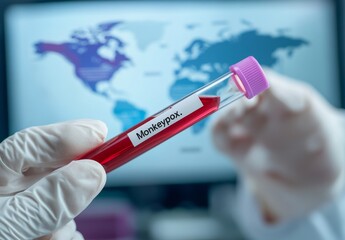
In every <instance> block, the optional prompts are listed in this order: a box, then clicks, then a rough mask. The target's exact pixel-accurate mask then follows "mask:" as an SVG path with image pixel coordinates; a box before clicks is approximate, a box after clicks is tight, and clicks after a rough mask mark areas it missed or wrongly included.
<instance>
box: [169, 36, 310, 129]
mask: <svg viewBox="0 0 345 240" xmlns="http://www.w3.org/2000/svg"><path fill="white" fill-rule="evenodd" d="M308 44H309V43H308V42H307V41H306V40H304V39H300V38H292V37H288V36H272V35H268V34H262V33H259V32H258V31H257V30H255V29H254V30H249V31H246V32H243V33H240V34H239V35H237V36H234V37H231V38H229V39H223V40H220V41H215V42H210V41H206V40H203V39H195V40H193V41H192V42H191V43H190V44H188V46H187V47H186V48H185V49H184V54H185V55H186V56H187V57H185V58H184V59H183V60H181V58H180V57H179V56H177V57H176V59H177V60H178V61H179V68H178V69H177V70H176V71H175V73H174V74H175V79H176V80H175V81H174V83H173V85H172V86H171V88H170V90H169V94H170V97H171V98H172V99H173V100H178V99H180V98H181V97H183V96H185V95H187V94H189V93H190V92H192V91H194V90H196V89H198V88H199V87H201V86H203V85H204V84H206V83H208V82H210V81H212V80H214V79H216V78H217V77H219V76H220V75H222V74H224V73H226V72H227V71H228V69H229V66H230V65H231V64H233V63H236V62H238V61H240V60H242V59H244V58H246V57H248V56H254V57H255V58H256V59H257V60H258V61H259V62H260V64H261V65H264V66H268V67H273V66H274V65H275V64H277V63H278V62H279V58H278V57H277V56H276V55H275V54H276V52H277V50H284V51H287V55H288V56H289V57H291V56H292V55H293V52H294V51H295V50H296V49H297V48H299V47H301V46H304V45H308ZM186 72H187V73H188V75H187V76H185V73H186ZM193 73H198V75H197V76H200V75H203V76H206V79H207V80H206V81H205V79H202V80H198V79H197V77H196V78H195V77H190V76H192V75H193ZM207 121H208V119H207V118H206V119H205V120H203V121H200V122H198V123H196V124H195V125H193V126H192V131H193V132H194V133H199V132H201V131H202V130H203V128H204V126H205V125H206V122H207Z"/></svg>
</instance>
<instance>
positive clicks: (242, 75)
mask: <svg viewBox="0 0 345 240" xmlns="http://www.w3.org/2000/svg"><path fill="white" fill-rule="evenodd" d="M230 71H231V72H232V73H234V74H236V75H237V76H238V77H239V79H240V80H241V83H242V84H243V87H244V89H245V94H244V95H245V96H246V97H247V98H248V99H250V98H253V97H255V96H256V95H258V94H260V93H262V92H263V91H265V90H266V89H267V88H269V86H270V84H269V83H268V81H267V79H266V76H265V73H264V71H263V70H262V68H261V66H260V64H259V63H258V61H257V60H256V59H255V58H254V57H252V56H250V57H247V58H245V59H243V60H242V61H240V62H238V63H236V64H234V65H232V66H230Z"/></svg>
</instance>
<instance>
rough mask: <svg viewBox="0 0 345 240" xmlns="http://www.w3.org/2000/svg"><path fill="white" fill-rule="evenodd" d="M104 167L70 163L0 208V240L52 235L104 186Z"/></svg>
mask: <svg viewBox="0 0 345 240" xmlns="http://www.w3.org/2000/svg"><path fill="white" fill-rule="evenodd" d="M105 179H106V174H105V171H104V169H103V167H102V166H101V165H100V164H98V163H97V162H95V161H92V160H79V161H73V162H71V163H70V164H68V165H66V166H64V167H61V168H59V169H57V170H56V171H54V172H52V173H51V174H49V175H48V176H46V177H45V178H43V179H41V180H40V181H38V182H37V183H35V184H34V185H33V186H31V187H30V188H28V189H27V190H26V191H24V192H21V193H18V194H16V195H15V196H14V197H12V198H10V199H8V200H7V202H6V203H5V204H3V205H2V213H1V216H0V239H33V238H35V237H40V236H44V235H48V234H51V233H52V232H54V231H56V230H57V229H59V228H61V227H62V226H64V225H65V224H67V223H68V222H70V221H71V220H72V219H73V218H74V217H75V216H77V215H78V214H79V213H80V212H81V211H82V210H84V209H85V208H86V207H87V206H88V205H89V204H90V202H91V201H92V199H93V198H94V197H95V196H96V195H97V194H98V193H99V192H100V191H101V189H102V188H103V186H104V184H105Z"/></svg>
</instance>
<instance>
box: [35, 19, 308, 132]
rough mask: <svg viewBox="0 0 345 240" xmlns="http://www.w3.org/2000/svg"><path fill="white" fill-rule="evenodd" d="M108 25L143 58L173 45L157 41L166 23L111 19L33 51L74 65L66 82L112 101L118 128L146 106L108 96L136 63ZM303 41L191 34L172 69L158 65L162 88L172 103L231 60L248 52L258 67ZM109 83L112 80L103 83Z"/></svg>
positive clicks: (197, 128) (200, 126)
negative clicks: (165, 83)
mask: <svg viewBox="0 0 345 240" xmlns="http://www.w3.org/2000/svg"><path fill="white" fill-rule="evenodd" d="M183 28H184V29H183V30H184V31H189V32H191V33H193V30H194V29H196V28H198V24H197V23H195V24H185V25H184V26H183ZM114 29H116V30H118V31H120V32H124V33H125V34H132V36H133V37H134V38H135V44H136V46H135V48H136V49H138V50H139V51H143V52H144V51H148V56H150V53H149V51H150V46H151V45H154V44H159V47H160V48H161V49H164V48H167V47H173V46H174V44H173V43H171V44H170V43H162V42H161V41H160V39H161V38H162V36H163V34H164V33H165V32H166V31H169V24H167V23H161V22H153V21H147V22H145V21H144V22H126V21H113V22H106V23H100V24H98V25H96V26H95V27H91V28H87V29H77V30H75V31H73V32H72V33H68V32H66V41H63V42H54V41H53V40H52V39H42V40H39V41H37V42H35V43H34V49H35V52H36V54H37V55H40V56H43V55H47V54H51V53H55V54H58V55H60V56H61V57H63V59H65V60H66V61H67V62H68V63H69V64H71V65H72V66H73V68H74V74H75V77H76V78H75V77H74V78H71V81H73V80H75V79H78V80H79V81H81V82H82V83H83V86H85V89H86V90H87V91H91V92H92V93H94V94H97V95H99V96H100V97H104V98H106V99H107V100H108V101H112V106H113V109H109V111H112V114H113V116H114V119H115V120H117V121H120V123H121V126H122V130H123V131H124V130H126V129H128V128H130V127H132V126H133V125H135V124H136V123H138V122H140V121H142V120H144V119H145V118H146V117H148V115H149V110H148V109H146V108H145V107H144V108H143V107H138V106H136V104H135V103H133V102H131V100H130V99H127V98H126V97H125V95H124V97H121V98H118V97H117V98H114V97H113V96H115V95H117V93H118V91H119V90H118V89H116V83H118V82H121V81H129V80H128V79H121V78H120V77H119V73H120V72H121V71H133V70H134V67H135V66H136V65H140V64H141V63H140V62H137V60H136V56H135V51H131V48H133V47H134V46H133V42H131V43H128V42H126V39H125V38H123V37H122V35H121V34H119V35H117V34H116V32H114ZM171 41H174V39H171ZM308 44H309V42H308V41H307V40H305V39H302V38H296V37H291V36H289V35H288V34H286V33H281V34H272V33H264V32H261V31H260V29H256V28H253V27H251V28H249V29H247V30H245V31H242V32H240V33H237V34H234V35H231V36H226V37H224V35H222V33H221V31H220V32H219V36H218V38H217V39H216V40H212V41H210V40H208V39H207V36H202V35H200V34H197V35H195V36H193V39H192V40H191V41H188V42H186V43H185V46H184V48H183V49H174V50H175V53H174V54H173V55H171V56H170V58H169V59H170V60H171V61H172V62H174V63H175V64H174V65H172V66H177V67H172V68H171V69H164V71H168V72H169V74H170V75H171V79H173V81H172V82H171V84H170V87H169V89H167V91H166V92H167V93H168V95H169V96H168V97H169V98H170V99H171V100H172V101H176V100H178V99H180V98H182V97H184V96H185V95H187V94H189V93H190V92H192V91H194V90H196V89H198V88H200V87H201V86H203V85H205V84H206V83H208V82H210V81H212V80H214V79H216V78H217V77H219V76H220V75H222V74H224V73H226V72H227V71H228V68H229V66H230V65H231V64H233V63H236V62H237V61H239V60H241V59H243V58H245V57H247V56H254V57H255V58H256V59H257V60H258V61H259V62H260V63H261V64H262V65H263V66H268V67H273V66H274V65H275V64H277V63H278V62H279V60H280V59H279V55H277V54H276V53H277V51H284V52H285V53H286V55H287V56H288V57H292V56H293V54H294V52H295V51H296V50H297V49H299V48H300V47H303V46H306V45H308ZM181 53H183V54H181ZM151 56H152V55H151ZM61 71H63V69H61ZM143 77H144V78H145V76H143ZM147 77H149V76H147ZM143 80H145V79H143ZM110 82H111V83H113V84H107V83H110ZM104 83H106V84H104ZM133 84H135V82H133ZM100 86H102V87H100ZM104 86H105V87H104ZM150 114H152V113H150ZM207 122H208V119H204V120H202V121H200V122H198V123H197V124H195V125H194V126H192V127H191V131H192V133H193V134H198V133H200V132H202V131H203V130H204V129H205V126H206V125H207Z"/></svg>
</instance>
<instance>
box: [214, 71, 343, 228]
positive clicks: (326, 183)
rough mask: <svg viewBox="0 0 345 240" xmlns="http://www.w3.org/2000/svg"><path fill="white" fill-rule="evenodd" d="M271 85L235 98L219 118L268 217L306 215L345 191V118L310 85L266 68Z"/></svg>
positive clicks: (223, 146)
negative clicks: (254, 95)
mask: <svg viewBox="0 0 345 240" xmlns="http://www.w3.org/2000/svg"><path fill="white" fill-rule="evenodd" d="M266 74H267V78H268V80H269V82H270V84H271V88H270V89H268V90H267V91H266V92H264V93H263V94H262V95H260V96H258V97H257V98H256V99H253V100H252V101H248V100H247V99H243V101H240V102H237V103H236V104H235V105H234V106H233V107H231V108H230V109H229V111H228V112H227V113H226V114H225V115H224V116H222V117H220V118H219V120H218V121H217V122H216V124H215V126H214V131H213V136H214V141H215V144H216V146H217V147H218V148H219V149H220V150H221V151H223V152H224V153H226V154H227V155H229V156H231V158H232V159H233V160H234V161H235V163H236V164H235V165H236V166H237V168H238V171H239V175H240V177H241V178H242V180H243V182H244V184H245V186H246V187H247V188H248V189H250V191H251V192H252V193H253V195H254V196H255V198H256V199H257V201H258V203H259V205H260V206H261V209H262V213H263V217H264V218H265V219H266V220H267V221H268V222H276V221H278V220H287V219H292V218H295V217H299V216H301V215H304V214H306V213H308V212H310V211H312V210H313V209H316V208H318V207H320V206H321V205H322V204H324V203H325V202H327V201H329V200H331V199H333V198H335V197H336V196H337V195H339V194H340V193H341V192H343V191H344V189H343V188H344V163H345V141H344V134H345V129H344V126H345V124H344V121H343V117H341V114H340V112H339V110H337V109H335V108H333V107H332V106H330V105H329V104H328V103H327V102H325V100H324V99H323V98H322V97H321V96H320V95H319V94H318V93H317V92H316V91H315V90H314V89H312V88H311V87H310V86H308V85H306V84H304V83H301V82H297V81H294V80H292V79H288V78H286V77H283V76H280V75H278V74H276V73H274V72H272V71H269V70H266Z"/></svg>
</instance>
